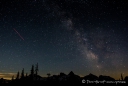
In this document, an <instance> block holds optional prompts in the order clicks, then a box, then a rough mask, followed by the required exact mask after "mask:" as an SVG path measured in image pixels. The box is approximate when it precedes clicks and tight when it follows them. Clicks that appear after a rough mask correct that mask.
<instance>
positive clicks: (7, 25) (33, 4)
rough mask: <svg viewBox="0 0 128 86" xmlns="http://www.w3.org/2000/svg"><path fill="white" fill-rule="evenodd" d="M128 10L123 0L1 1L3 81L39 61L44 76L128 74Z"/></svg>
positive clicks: (28, 68) (40, 72) (0, 48)
mask: <svg viewBox="0 0 128 86" xmlns="http://www.w3.org/2000/svg"><path fill="white" fill-rule="evenodd" d="M127 6H128V3H127V1H125V0H121V1H116V0H107V1H103V0H98V1H95V0H27V1H26V0H25V1H20V0H13V1H7V2H6V1H0V10H1V13H0V45H1V46H0V58H1V59H0V78H1V77H5V78H10V77H11V75H15V74H16V73H17V71H20V70H22V68H24V69H25V72H27V73H30V68H31V65H32V64H36V63H38V64H39V70H40V71H39V74H40V75H41V76H46V74H47V73H51V74H59V73H60V72H64V73H66V74H68V73H69V72H70V71H73V72H74V73H76V74H78V75H80V76H85V75H87V74H89V73H93V74H95V75H97V76H98V75H100V74H103V75H110V76H112V77H114V78H116V79H119V78H120V74H121V73H122V74H123V76H126V75H127V74H128V73H127V71H128V66H127V65H128V63H127V61H128V59H127V57H128V49H127V48H128V44H127V42H128V35H127V32H128V30H127V28H128V25H127V24H128V16H127V9H128V7H127ZM13 28H16V30H17V31H18V32H20V34H22V36H23V37H24V38H25V40H24V39H23V37H22V36H20V37H21V39H20V38H19V37H18V36H17V35H15V34H14V30H13ZM22 39H23V40H24V41H23V40H22ZM7 75H9V77H7Z"/></svg>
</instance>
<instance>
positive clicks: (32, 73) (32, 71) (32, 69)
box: [31, 65, 34, 76]
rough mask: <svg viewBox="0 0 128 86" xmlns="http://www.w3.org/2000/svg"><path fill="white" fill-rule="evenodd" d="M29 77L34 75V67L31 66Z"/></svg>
mask: <svg viewBox="0 0 128 86" xmlns="http://www.w3.org/2000/svg"><path fill="white" fill-rule="evenodd" d="M31 75H32V76H33V75H34V65H32V68H31Z"/></svg>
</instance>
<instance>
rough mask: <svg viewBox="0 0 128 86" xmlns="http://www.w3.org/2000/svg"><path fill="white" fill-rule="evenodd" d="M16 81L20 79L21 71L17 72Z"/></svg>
mask: <svg viewBox="0 0 128 86" xmlns="http://www.w3.org/2000/svg"><path fill="white" fill-rule="evenodd" d="M16 79H19V71H18V72H17V76H16Z"/></svg>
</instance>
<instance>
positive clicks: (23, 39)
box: [13, 28, 24, 40]
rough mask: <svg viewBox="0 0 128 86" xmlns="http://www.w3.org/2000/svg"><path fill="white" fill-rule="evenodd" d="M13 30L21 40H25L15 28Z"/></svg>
mask: <svg viewBox="0 0 128 86" xmlns="http://www.w3.org/2000/svg"><path fill="white" fill-rule="evenodd" d="M13 30H14V31H15V32H16V33H17V34H18V35H19V36H20V38H21V39H22V40H24V38H23V37H22V36H21V35H20V34H19V33H18V31H16V29H15V28H13Z"/></svg>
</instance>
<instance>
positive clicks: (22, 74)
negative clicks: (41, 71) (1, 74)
mask: <svg viewBox="0 0 128 86" xmlns="http://www.w3.org/2000/svg"><path fill="white" fill-rule="evenodd" d="M21 78H24V68H23V70H22V72H21Z"/></svg>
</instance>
